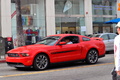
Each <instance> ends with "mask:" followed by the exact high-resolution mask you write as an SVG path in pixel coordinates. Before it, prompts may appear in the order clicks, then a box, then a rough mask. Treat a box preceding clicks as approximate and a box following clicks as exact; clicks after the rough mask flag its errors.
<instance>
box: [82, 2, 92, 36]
mask: <svg viewBox="0 0 120 80" xmlns="http://www.w3.org/2000/svg"><path fill="white" fill-rule="evenodd" d="M84 5H85V26H86V34H92V33H93V23H92V0H84Z"/></svg>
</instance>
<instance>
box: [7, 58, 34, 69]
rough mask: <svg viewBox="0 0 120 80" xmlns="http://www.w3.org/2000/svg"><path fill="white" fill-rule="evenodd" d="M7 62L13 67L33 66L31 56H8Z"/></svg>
mask: <svg viewBox="0 0 120 80" xmlns="http://www.w3.org/2000/svg"><path fill="white" fill-rule="evenodd" d="M6 62H7V64H8V65H9V66H12V67H27V66H32V63H33V59H32V58H31V57H6Z"/></svg>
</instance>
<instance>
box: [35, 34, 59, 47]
mask: <svg viewBox="0 0 120 80" xmlns="http://www.w3.org/2000/svg"><path fill="white" fill-rule="evenodd" d="M58 39H60V36H50V37H46V38H44V39H42V40H41V41H39V42H38V43H36V44H44V45H54V44H55V43H56V42H57V41H58Z"/></svg>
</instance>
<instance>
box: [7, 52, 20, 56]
mask: <svg viewBox="0 0 120 80" xmlns="http://www.w3.org/2000/svg"><path fill="white" fill-rule="evenodd" d="M8 56H9V57H20V56H19V54H17V53H8Z"/></svg>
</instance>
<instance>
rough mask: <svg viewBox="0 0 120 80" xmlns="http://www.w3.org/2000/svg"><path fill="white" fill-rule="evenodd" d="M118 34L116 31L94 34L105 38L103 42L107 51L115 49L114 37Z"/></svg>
mask: <svg viewBox="0 0 120 80" xmlns="http://www.w3.org/2000/svg"><path fill="white" fill-rule="evenodd" d="M115 36H117V34H115V33H98V34H93V35H92V38H93V37H99V38H102V39H103V42H104V44H105V47H106V51H112V50H114V38H115Z"/></svg>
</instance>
